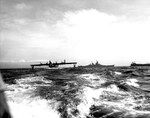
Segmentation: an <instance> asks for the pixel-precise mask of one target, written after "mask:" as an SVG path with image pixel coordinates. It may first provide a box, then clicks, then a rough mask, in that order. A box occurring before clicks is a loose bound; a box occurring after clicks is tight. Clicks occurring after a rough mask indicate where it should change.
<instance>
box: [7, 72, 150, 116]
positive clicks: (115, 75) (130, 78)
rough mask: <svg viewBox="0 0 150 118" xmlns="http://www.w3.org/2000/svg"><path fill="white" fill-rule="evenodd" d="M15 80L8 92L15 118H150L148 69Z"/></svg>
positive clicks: (39, 74)
mask: <svg viewBox="0 0 150 118" xmlns="http://www.w3.org/2000/svg"><path fill="white" fill-rule="evenodd" d="M84 70H85V69H84ZM18 72H20V71H18ZM4 79H5V78H4ZM7 79H8V78H7ZM13 79H14V80H13V83H9V82H8V83H7V82H6V86H7V87H8V88H9V90H10V91H6V92H5V93H6V95H7V100H8V104H9V107H10V111H11V114H12V116H13V118H20V117H21V118H150V71H149V70H148V69H98V70H97V69H96V71H95V70H92V71H91V69H88V71H82V69H79V70H63V69H62V70H54V71H52V70H42V71H39V72H32V74H27V75H25V74H24V75H23V76H18V77H16V78H13Z"/></svg>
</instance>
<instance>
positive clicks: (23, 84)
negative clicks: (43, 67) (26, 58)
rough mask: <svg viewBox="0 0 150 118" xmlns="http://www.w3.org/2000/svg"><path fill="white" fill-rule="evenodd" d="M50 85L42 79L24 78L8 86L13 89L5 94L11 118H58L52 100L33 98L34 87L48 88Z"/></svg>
mask: <svg viewBox="0 0 150 118" xmlns="http://www.w3.org/2000/svg"><path fill="white" fill-rule="evenodd" d="M50 83H51V81H47V80H44V78H43V77H26V78H22V79H18V80H16V84H13V85H8V87H9V88H11V89H14V91H7V92H6V94H7V99H8V103H9V106H10V110H11V113H12V116H13V118H59V117H60V115H59V113H58V112H57V111H56V110H55V108H56V106H55V107H54V105H52V104H53V103H54V102H55V101H54V100H46V99H42V98H41V97H40V96H34V90H35V89H36V87H38V86H49V85H48V84H50ZM50 104H51V105H50ZM55 105H56V104H55ZM52 106H53V108H52Z"/></svg>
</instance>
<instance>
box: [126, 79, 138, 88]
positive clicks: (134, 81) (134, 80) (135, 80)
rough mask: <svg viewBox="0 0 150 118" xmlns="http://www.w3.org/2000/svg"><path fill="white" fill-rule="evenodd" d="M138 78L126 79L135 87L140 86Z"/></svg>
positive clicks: (127, 82)
mask: <svg viewBox="0 0 150 118" xmlns="http://www.w3.org/2000/svg"><path fill="white" fill-rule="evenodd" d="M137 82H138V80H137V79H134V78H130V79H127V80H126V84H128V85H130V86H134V87H139V84H137Z"/></svg>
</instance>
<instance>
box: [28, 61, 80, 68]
mask: <svg viewBox="0 0 150 118" xmlns="http://www.w3.org/2000/svg"><path fill="white" fill-rule="evenodd" d="M69 64H73V65H74V67H76V64H77V62H66V60H64V61H63V62H60V63H57V62H52V61H50V60H49V61H48V62H47V63H40V64H32V65H30V66H31V68H32V70H34V68H35V66H48V67H49V68H55V67H58V66H59V65H69Z"/></svg>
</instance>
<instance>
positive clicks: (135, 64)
mask: <svg viewBox="0 0 150 118" xmlns="http://www.w3.org/2000/svg"><path fill="white" fill-rule="evenodd" d="M130 66H150V63H146V64H137V63H135V62H132V63H131V65H130Z"/></svg>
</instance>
